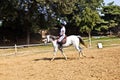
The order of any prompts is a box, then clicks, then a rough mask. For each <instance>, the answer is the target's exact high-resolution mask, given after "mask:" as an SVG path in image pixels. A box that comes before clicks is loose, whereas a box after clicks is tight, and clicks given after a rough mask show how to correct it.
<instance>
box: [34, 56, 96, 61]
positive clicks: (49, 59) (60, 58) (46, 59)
mask: <svg viewBox="0 0 120 80" xmlns="http://www.w3.org/2000/svg"><path fill="white" fill-rule="evenodd" d="M85 58H86V59H94V58H95V57H93V56H90V57H84V58H81V59H85ZM51 59H52V58H46V57H44V58H40V59H34V60H33V61H41V60H44V61H51ZM54 60H65V58H64V57H56V58H55V59H54ZM67 60H79V59H78V58H75V57H73V58H69V57H68V58H67Z"/></svg>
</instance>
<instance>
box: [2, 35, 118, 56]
mask: <svg viewBox="0 0 120 80" xmlns="http://www.w3.org/2000/svg"><path fill="white" fill-rule="evenodd" d="M83 39H84V40H85V43H86V44H87V45H88V44H89V42H88V38H83ZM98 43H102V44H103V47H111V46H116V45H120V38H118V37H104V36H103V37H97V38H96V37H92V48H97V44H98ZM52 50H53V47H52V44H49V45H47V46H34V47H24V48H17V51H18V53H19V52H20V53H21V52H23V53H27V52H28V51H31V52H33V53H34V52H39V53H42V52H43V51H52ZM10 53H15V49H14V48H12V49H0V55H1V54H10Z"/></svg>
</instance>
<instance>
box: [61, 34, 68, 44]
mask: <svg viewBox="0 0 120 80" xmlns="http://www.w3.org/2000/svg"><path fill="white" fill-rule="evenodd" d="M66 38H67V36H65V37H64V38H63V40H62V41H61V43H62V44H65V43H66Z"/></svg>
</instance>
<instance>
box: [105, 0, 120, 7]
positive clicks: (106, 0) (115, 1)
mask: <svg viewBox="0 0 120 80" xmlns="http://www.w3.org/2000/svg"><path fill="white" fill-rule="evenodd" d="M112 1H114V4H115V5H118V6H120V0H104V2H105V5H107V3H110V2H112Z"/></svg>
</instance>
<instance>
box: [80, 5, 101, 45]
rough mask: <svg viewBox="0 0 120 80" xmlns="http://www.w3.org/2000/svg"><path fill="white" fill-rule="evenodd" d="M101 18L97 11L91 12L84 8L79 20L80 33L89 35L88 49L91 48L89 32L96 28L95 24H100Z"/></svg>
mask: <svg viewBox="0 0 120 80" xmlns="http://www.w3.org/2000/svg"><path fill="white" fill-rule="evenodd" d="M100 21H101V18H100V16H99V14H98V12H97V11H94V10H91V9H90V8H88V7H86V8H85V10H84V11H83V12H82V20H81V29H80V30H81V31H82V32H84V31H85V32H87V33H88V35H89V47H91V31H92V30H93V29H94V27H95V26H96V24H97V22H100Z"/></svg>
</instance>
